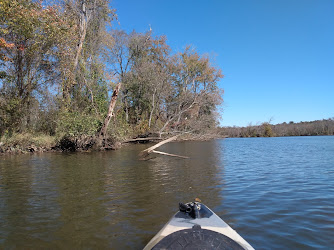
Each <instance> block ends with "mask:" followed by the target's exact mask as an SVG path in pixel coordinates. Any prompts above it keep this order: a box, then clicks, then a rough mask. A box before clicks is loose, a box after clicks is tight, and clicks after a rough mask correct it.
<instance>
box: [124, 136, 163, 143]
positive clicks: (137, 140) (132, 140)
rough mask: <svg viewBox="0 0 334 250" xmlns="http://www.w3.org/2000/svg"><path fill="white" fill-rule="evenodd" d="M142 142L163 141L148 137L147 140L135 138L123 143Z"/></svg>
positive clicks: (158, 138)
mask: <svg viewBox="0 0 334 250" xmlns="http://www.w3.org/2000/svg"><path fill="white" fill-rule="evenodd" d="M140 141H161V138H160V137H146V138H135V139H129V140H126V141H123V143H127V142H140Z"/></svg>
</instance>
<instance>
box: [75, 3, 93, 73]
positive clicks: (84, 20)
mask: <svg viewBox="0 0 334 250" xmlns="http://www.w3.org/2000/svg"><path fill="white" fill-rule="evenodd" d="M81 8H82V9H81V10H80V11H81V14H80V39H79V43H78V46H77V51H76V54H75V58H74V63H73V69H74V71H76V69H77V66H78V63H79V58H80V55H81V51H82V48H83V44H84V41H85V39H86V34H87V26H88V22H89V19H90V15H87V12H86V5H85V3H84V2H83V3H82V6H81Z"/></svg>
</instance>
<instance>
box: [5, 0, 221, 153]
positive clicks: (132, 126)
mask: <svg viewBox="0 0 334 250" xmlns="http://www.w3.org/2000/svg"><path fill="white" fill-rule="evenodd" d="M53 3H55V2H53V1H51V2H50V1H34V0H4V1H2V3H1V4H0V150H1V151H2V152H43V151H52V150H56V151H57V150H61V151H78V150H108V149H116V148H118V147H119V146H120V143H121V142H123V141H126V140H128V139H130V138H137V137H145V136H147V135H154V136H158V137H161V138H166V137H169V136H173V135H176V134H186V135H187V134H188V135H187V137H189V136H190V134H191V135H194V136H200V135H202V134H207V133H208V131H212V129H215V128H216V126H217V124H218V122H217V121H218V119H219V112H218V107H219V105H220V104H221V103H222V101H223V100H222V94H223V90H222V89H220V87H219V86H218V82H219V81H220V79H221V78H223V74H222V71H221V69H219V68H218V67H216V66H215V63H214V61H213V60H212V58H210V56H209V55H208V54H200V53H199V52H197V51H196V49H194V48H193V47H192V46H186V45H185V48H184V49H183V50H181V51H178V52H174V51H173V50H172V48H171V47H170V46H169V45H168V42H167V38H166V36H163V35H159V36H156V35H154V33H153V30H152V29H151V28H150V29H149V30H147V31H146V32H136V31H132V32H130V33H128V32H126V31H124V30H119V29H115V28H114V27H113V24H114V23H116V22H117V12H116V10H115V9H113V8H112V6H111V1H109V0H86V1H81V0H65V1H60V2H59V1H58V2H56V3H58V4H53Z"/></svg>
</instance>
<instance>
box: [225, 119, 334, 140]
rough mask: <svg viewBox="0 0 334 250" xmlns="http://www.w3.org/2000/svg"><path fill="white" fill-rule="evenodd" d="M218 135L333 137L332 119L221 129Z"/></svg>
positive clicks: (333, 120) (333, 121)
mask: <svg viewBox="0 0 334 250" xmlns="http://www.w3.org/2000/svg"><path fill="white" fill-rule="evenodd" d="M219 133H220V134H221V135H223V136H227V137H272V136H312V135H334V118H330V119H324V120H318V121H311V122H299V123H294V122H289V123H285V122H284V123H281V124H276V125H272V124H270V123H268V122H266V123H262V124H261V125H255V126H252V125H250V126H247V127H222V128H219Z"/></svg>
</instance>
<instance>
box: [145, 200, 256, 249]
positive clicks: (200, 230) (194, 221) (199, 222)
mask: <svg viewBox="0 0 334 250" xmlns="http://www.w3.org/2000/svg"><path fill="white" fill-rule="evenodd" d="M197 205H199V206H200V210H199V211H200V213H199V216H195V218H193V217H194V216H193V217H192V216H190V215H189V213H186V212H182V211H179V212H177V213H176V214H175V215H174V216H173V217H172V218H171V219H170V221H169V222H168V223H167V224H166V225H165V226H164V227H163V228H162V229H161V230H160V231H159V232H158V233H157V234H156V235H155V236H154V237H153V238H152V240H151V241H150V242H149V243H148V244H147V245H146V247H145V248H144V250H147V249H174V248H167V247H165V246H166V245H164V247H161V248H157V247H156V248H154V247H155V246H157V244H158V243H159V242H161V241H162V240H163V239H165V238H166V237H167V236H169V235H172V234H173V233H175V232H179V235H178V236H176V235H175V237H169V238H174V240H175V239H176V237H178V241H177V243H178V244H179V245H180V246H181V247H183V248H180V249H190V248H188V247H189V246H190V245H191V244H193V242H190V241H189V240H187V238H189V239H194V240H195V242H197V243H196V244H200V242H201V241H209V240H210V239H211V242H212V244H216V245H217V240H218V238H219V235H217V233H218V234H221V235H222V236H221V237H220V241H221V244H220V245H221V246H222V245H224V244H228V243H226V242H229V240H228V239H231V240H232V241H234V242H236V243H237V244H238V245H239V246H241V248H239V249H254V248H253V247H252V246H251V245H250V244H249V243H248V242H247V241H246V240H244V239H243V238H242V237H241V236H240V235H239V234H238V233H237V232H236V231H234V230H233V229H232V228H231V227H230V226H229V225H228V224H227V223H225V222H224V221H223V220H222V219H221V218H220V217H219V216H217V215H216V214H215V213H214V212H213V211H212V210H210V209H209V208H208V207H207V206H205V205H204V204H202V203H197ZM185 230H186V231H187V230H188V231H187V232H186V231H185ZM180 231H183V232H180ZM209 231H211V232H212V233H211V236H210V237H211V238H210V237H209V236H208V235H209V234H210V232H209ZM180 233H183V235H181V234H180ZM189 236H190V237H189ZM217 237H218V238H217ZM225 237H227V238H228V239H225ZM215 239H217V240H215ZM224 240H226V242H225V241H224ZM165 241H166V240H165ZM224 242H225V243H224ZM160 245H161V244H160ZM169 245H170V246H172V245H171V243H170V244H169ZM174 245H175V244H174ZM227 248H228V249H237V248H234V247H231V246H229V247H227ZM227 248H226V249H227ZM215 249H225V248H215Z"/></svg>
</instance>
